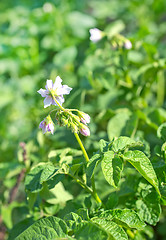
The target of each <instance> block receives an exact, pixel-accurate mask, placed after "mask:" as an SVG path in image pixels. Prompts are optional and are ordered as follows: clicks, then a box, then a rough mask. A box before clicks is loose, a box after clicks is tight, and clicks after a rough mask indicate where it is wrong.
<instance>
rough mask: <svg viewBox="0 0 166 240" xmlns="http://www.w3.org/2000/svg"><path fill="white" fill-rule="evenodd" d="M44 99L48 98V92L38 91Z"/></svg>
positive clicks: (41, 89)
mask: <svg viewBox="0 0 166 240" xmlns="http://www.w3.org/2000/svg"><path fill="white" fill-rule="evenodd" d="M37 92H38V93H39V94H40V95H41V96H42V97H46V96H47V94H48V91H47V90H45V89H43V88H40V90H39V91H37Z"/></svg>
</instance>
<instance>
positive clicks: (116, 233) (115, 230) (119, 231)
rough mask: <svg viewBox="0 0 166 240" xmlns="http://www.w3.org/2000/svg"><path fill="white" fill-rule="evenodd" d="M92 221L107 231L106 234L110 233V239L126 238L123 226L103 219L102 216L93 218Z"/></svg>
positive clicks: (122, 239)
mask: <svg viewBox="0 0 166 240" xmlns="http://www.w3.org/2000/svg"><path fill="white" fill-rule="evenodd" d="M93 222H95V223H97V224H99V225H100V226H101V227H102V228H103V229H104V230H105V231H107V232H108V234H109V235H111V237H112V238H111V239H113V240H119V239H120V240H126V239H128V236H127V234H126V232H125V231H124V230H123V228H122V227H120V226H119V225H118V224H116V223H115V222H113V221H110V220H107V219H103V218H94V219H93Z"/></svg>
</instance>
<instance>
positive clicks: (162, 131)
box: [157, 123, 166, 141]
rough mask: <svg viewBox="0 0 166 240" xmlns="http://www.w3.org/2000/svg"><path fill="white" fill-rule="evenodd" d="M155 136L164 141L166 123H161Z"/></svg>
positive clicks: (165, 137) (165, 139) (165, 138)
mask: <svg viewBox="0 0 166 240" xmlns="http://www.w3.org/2000/svg"><path fill="white" fill-rule="evenodd" d="M157 136H158V137H159V138H162V139H163V140H164V141H166V123H163V124H161V125H160V126H159V128H158V130H157Z"/></svg>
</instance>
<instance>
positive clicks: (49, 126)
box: [47, 123, 54, 134]
mask: <svg viewBox="0 0 166 240" xmlns="http://www.w3.org/2000/svg"><path fill="white" fill-rule="evenodd" d="M47 127H48V131H49V132H51V133H52V134H53V133H54V125H53V123H49V124H48V126H47Z"/></svg>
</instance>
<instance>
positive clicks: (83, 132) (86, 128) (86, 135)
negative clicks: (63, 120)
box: [80, 126, 90, 137]
mask: <svg viewBox="0 0 166 240" xmlns="http://www.w3.org/2000/svg"><path fill="white" fill-rule="evenodd" d="M80 133H81V134H82V135H84V136H85V137H88V136H90V130H89V128H88V127H87V126H84V127H83V128H81V129H80Z"/></svg>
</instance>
